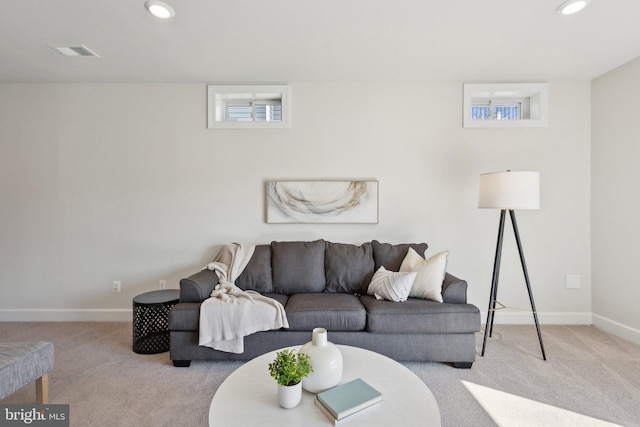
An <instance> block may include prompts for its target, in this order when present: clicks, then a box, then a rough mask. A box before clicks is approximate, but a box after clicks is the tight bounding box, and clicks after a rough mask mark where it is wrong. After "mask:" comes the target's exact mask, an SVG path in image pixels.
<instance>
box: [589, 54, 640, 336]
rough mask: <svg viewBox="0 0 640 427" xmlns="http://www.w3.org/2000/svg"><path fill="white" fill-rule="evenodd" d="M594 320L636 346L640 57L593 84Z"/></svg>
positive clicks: (639, 331) (639, 296) (638, 321)
mask: <svg viewBox="0 0 640 427" xmlns="http://www.w3.org/2000/svg"><path fill="white" fill-rule="evenodd" d="M592 92H593V107H592V134H593V135H592V157H593V161H592V188H593V190H592V203H591V212H592V218H593V222H592V231H591V232H592V236H593V250H592V275H593V313H594V324H595V325H597V326H599V327H602V328H603V329H606V330H609V331H611V332H614V333H617V334H618V335H621V336H623V337H626V338H628V339H630V340H632V341H634V342H637V343H639V344H640V316H639V315H638V303H639V301H640V286H638V281H639V280H640V279H638V270H636V267H637V266H638V255H639V254H640V251H639V250H638V242H639V241H640V225H639V223H638V218H640V166H639V164H640V143H639V141H640V137H639V135H640V120H638V100H640V58H637V59H635V60H634V61H632V62H629V63H628V64H625V65H623V66H621V67H619V68H617V69H615V70H613V71H611V72H609V73H607V74H604V75H603V76H601V77H599V78H597V79H595V80H594V81H593V83H592Z"/></svg>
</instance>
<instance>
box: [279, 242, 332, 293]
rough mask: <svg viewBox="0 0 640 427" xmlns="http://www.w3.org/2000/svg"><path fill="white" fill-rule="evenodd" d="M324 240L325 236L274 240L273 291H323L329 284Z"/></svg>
mask: <svg viewBox="0 0 640 427" xmlns="http://www.w3.org/2000/svg"><path fill="white" fill-rule="evenodd" d="M324 243H325V242H324V240H316V241H313V242H271V268H272V270H273V290H274V292H275V293H278V294H286V295H291V294H295V293H299V292H322V291H323V290H324V287H325V284H326V280H325V276H324Z"/></svg>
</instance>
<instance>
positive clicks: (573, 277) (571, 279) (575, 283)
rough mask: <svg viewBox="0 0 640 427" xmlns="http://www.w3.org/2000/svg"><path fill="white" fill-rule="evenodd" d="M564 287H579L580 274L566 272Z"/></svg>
mask: <svg viewBox="0 0 640 427" xmlns="http://www.w3.org/2000/svg"><path fill="white" fill-rule="evenodd" d="M564 284H565V287H566V288H567V289H580V287H581V285H580V275H579V274H567V275H566V277H565V282H564Z"/></svg>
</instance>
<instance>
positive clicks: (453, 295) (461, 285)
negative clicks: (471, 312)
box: [442, 273, 467, 304]
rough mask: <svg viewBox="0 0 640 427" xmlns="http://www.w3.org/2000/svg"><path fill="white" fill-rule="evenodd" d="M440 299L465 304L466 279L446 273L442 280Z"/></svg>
mask: <svg viewBox="0 0 640 427" xmlns="http://www.w3.org/2000/svg"><path fill="white" fill-rule="evenodd" d="M442 300H443V302H448V303H452V304H466V303H467V281H466V280H462V279H458V278H457V277H456V276H454V275H453V274H449V273H446V274H445V276H444V281H443V282H442Z"/></svg>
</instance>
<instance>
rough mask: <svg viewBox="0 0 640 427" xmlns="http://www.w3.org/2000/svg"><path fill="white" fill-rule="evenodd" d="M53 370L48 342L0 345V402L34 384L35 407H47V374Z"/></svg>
mask: <svg viewBox="0 0 640 427" xmlns="http://www.w3.org/2000/svg"><path fill="white" fill-rule="evenodd" d="M52 369H53V344H51V343H50V342H46V341H38V342H0V399H4V398H5V397H6V396H8V395H10V394H11V393H13V392H15V391H16V390H18V389H20V388H22V387H24V386H25V385H27V384H29V383H31V382H33V381H36V400H37V403H38V404H46V403H49V377H48V372H49V371H51V370H52Z"/></svg>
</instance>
